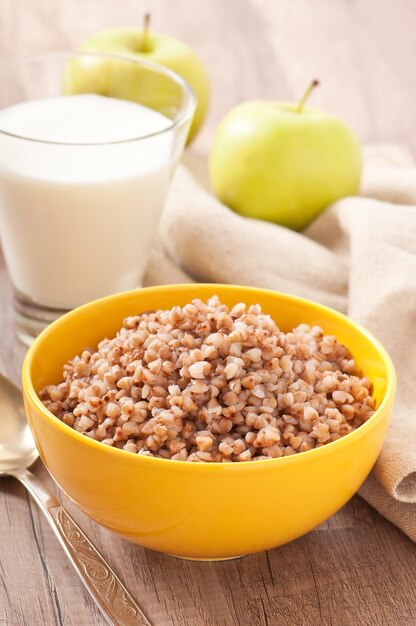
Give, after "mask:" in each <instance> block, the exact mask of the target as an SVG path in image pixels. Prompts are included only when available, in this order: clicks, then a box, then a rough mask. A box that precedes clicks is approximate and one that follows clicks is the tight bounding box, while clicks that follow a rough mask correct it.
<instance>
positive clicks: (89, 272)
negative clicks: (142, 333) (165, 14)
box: [0, 53, 195, 343]
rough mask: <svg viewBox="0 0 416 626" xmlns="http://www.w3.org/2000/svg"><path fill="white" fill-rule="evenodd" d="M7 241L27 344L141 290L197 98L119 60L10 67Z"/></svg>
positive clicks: (56, 57) (156, 70)
mask: <svg viewBox="0 0 416 626" xmlns="http://www.w3.org/2000/svg"><path fill="white" fill-rule="evenodd" d="M0 84H1V89H0V241H1V245H2V249H3V254H4V257H5V261H6V265H7V268H8V270H9V274H10V277H11V281H12V284H13V288H14V293H15V313H16V327H17V333H18V336H19V337H20V338H21V339H22V340H23V341H24V342H25V343H30V341H31V340H32V339H33V337H35V336H36V335H37V334H38V333H39V332H40V331H41V330H42V329H43V328H44V327H45V326H46V325H47V324H48V323H50V322H51V321H52V320H54V319H56V318H57V317H58V316H59V315H61V314H63V313H64V312H66V311H68V310H69V309H72V308H73V307H76V306H78V305H80V304H83V303H85V302H87V301H89V300H93V299H95V298H100V297H102V296H105V295H109V294H112V293H116V292H118V291H124V290H128V289H134V288H136V287H138V286H140V285H141V284H142V279H143V274H144V271H145V269H146V263H147V260H148V255H149V250H150V248H151V246H152V242H153V240H154V236H155V233H156V229H157V225H158V221H159V218H160V215H161V212H162V209H163V204H164V200H165V196H166V192H167V189H168V184H169V180H170V178H171V176H172V173H173V169H174V167H175V164H176V162H177V161H178V159H179V157H180V155H181V152H182V150H183V147H184V144H185V141H186V137H187V134H188V131H189V127H190V124H191V121H192V117H193V114H194V110H195V96H194V94H193V92H192V90H191V88H190V87H189V86H188V85H187V83H186V82H184V81H183V80H182V79H181V78H180V77H179V76H177V75H176V74H174V73H173V72H170V71H169V70H167V69H164V68H162V67H159V66H155V65H152V64H148V63H146V62H142V61H136V60H130V59H127V58H123V57H117V56H114V55H102V54H72V53H70V54H65V53H58V54H53V55H47V56H44V57H37V58H33V59H24V60H12V61H8V62H5V63H2V64H1V65H0Z"/></svg>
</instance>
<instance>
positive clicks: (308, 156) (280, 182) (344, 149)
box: [210, 81, 361, 230]
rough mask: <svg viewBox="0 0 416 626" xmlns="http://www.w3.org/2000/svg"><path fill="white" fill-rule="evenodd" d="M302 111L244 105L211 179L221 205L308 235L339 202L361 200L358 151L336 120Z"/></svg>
mask: <svg viewBox="0 0 416 626" xmlns="http://www.w3.org/2000/svg"><path fill="white" fill-rule="evenodd" d="M316 84H317V81H314V82H313V83H312V85H311V87H310V88H309V89H308V91H307V92H306V94H305V96H304V97H303V98H302V100H301V101H300V103H298V104H296V103H280V102H272V101H253V102H245V103H244V104H241V105H239V106H237V107H236V108H235V109H233V110H232V111H231V112H230V113H228V115H226V117H225V118H224V119H223V121H222V122H221V124H220V125H219V127H218V129H217V132H216V134H215V137H214V141H213V145H212V150H211V155H210V175H211V181H212V185H213V188H214V191H215V193H216V195H217V196H218V198H219V199H220V200H221V201H222V202H223V203H224V204H226V205H228V206H229V207H230V208H231V209H233V210H235V211H236V212H238V213H240V214H241V215H244V216H246V217H253V218H257V219H262V220H268V221H271V222H275V223H277V224H281V225H282V226H286V227H288V228H291V229H294V230H301V229H303V228H305V226H307V225H308V224H309V223H310V222H311V221H312V220H313V219H314V218H315V217H316V216H317V215H319V213H320V212H321V211H322V210H323V209H325V208H326V207H327V206H329V205H330V204H332V203H333V202H335V201H336V200H338V199H340V198H343V197H345V196H350V195H355V194H356V193H357V191H358V188H359V184H360V176H361V149H360V144H359V141H358V139H357V137H356V136H355V134H354V133H353V132H352V131H351V129H350V128H349V127H348V126H347V125H346V124H345V123H344V122H343V121H342V120H340V119H338V118H337V117H335V116H333V115H330V114H329V113H326V112H324V111H321V110H319V109H315V108H312V107H310V106H305V105H304V102H305V100H306V97H307V96H308V95H309V93H310V91H311V90H312V88H313V87H314V86H316Z"/></svg>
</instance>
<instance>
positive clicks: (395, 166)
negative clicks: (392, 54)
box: [146, 146, 416, 541]
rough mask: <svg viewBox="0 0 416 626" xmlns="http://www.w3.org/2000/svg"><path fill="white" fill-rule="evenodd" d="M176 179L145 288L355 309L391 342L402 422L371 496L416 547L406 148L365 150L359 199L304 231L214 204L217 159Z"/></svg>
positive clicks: (415, 289)
mask: <svg viewBox="0 0 416 626" xmlns="http://www.w3.org/2000/svg"><path fill="white" fill-rule="evenodd" d="M184 162H185V164H186V166H187V167H184V166H180V167H179V168H178V170H177V172H176V174H175V178H174V180H173V182H172V187H171V190H170V194H169V198H168V202H167V206H166V209H165V212H164V215H163V218H162V221H161V227H160V231H159V239H158V242H157V244H156V245H155V249H154V251H153V253H152V257H151V260H150V263H149V267H148V271H147V276H146V284H166V283H173V282H190V281H198V282H220V283H237V284H245V285H253V286H257V287H264V288H268V289H276V290H278V291H285V292H288V293H291V294H295V295H300V296H304V297H307V298H311V299H313V300H316V301H318V302H321V303H323V304H326V305H328V306H331V307H334V308H336V309H338V310H340V311H342V312H344V313H347V314H348V315H349V316H350V317H351V318H352V319H354V320H356V321H357V322H360V323H361V324H363V325H364V326H365V327H366V328H368V329H369V330H370V331H372V332H373V333H374V334H375V336H376V337H378V339H380V340H381V341H382V343H383V344H384V346H385V347H386V348H387V350H388V351H389V353H390V355H391V357H392V359H393V362H394V364H395V367H396V371H397V378H398V389H397V401H396V405H395V409H394V414H393V419H392V424H391V427H390V430H389V432H388V435H387V438H386V441H385V444H384V446H383V449H382V452H381V454H380V456H379V458H378V461H377V463H376V465H375V468H374V470H373V472H372V473H371V475H370V477H369V478H368V480H367V481H366V482H365V483H364V485H363V486H362V487H361V489H360V492H359V493H360V495H361V496H362V497H363V498H365V500H367V502H369V504H371V505H372V506H373V507H375V508H376V509H377V510H378V511H379V512H380V513H381V514H382V515H384V516H385V517H387V518H388V519H389V520H391V521H392V522H393V523H394V524H396V525H397V526H398V527H399V528H401V529H402V530H403V531H404V532H405V533H406V534H407V535H408V536H409V537H411V538H412V539H413V540H414V541H416V206H415V205H416V169H414V168H413V163H412V161H411V159H410V157H409V155H407V154H406V153H405V152H404V151H402V150H401V149H400V148H398V147H395V146H380V147H369V148H366V150H365V156H364V173H363V181H362V191H361V195H360V197H353V198H346V199H344V200H341V201H339V202H337V203H336V204H334V205H333V206H331V207H329V208H328V209H327V210H326V211H325V212H324V213H323V214H322V215H321V216H320V217H319V218H318V219H317V220H316V221H315V222H314V223H313V224H312V225H311V226H310V227H309V228H307V230H306V231H305V232H304V233H302V234H299V233H295V232H292V231H290V230H287V229H285V228H282V227H280V226H276V225H274V224H270V223H266V222H262V221H258V220H251V219H246V218H242V217H240V216H238V215H237V214H235V213H233V212H232V211H230V210H229V209H228V208H226V207H225V206H224V205H222V204H221V203H220V202H219V201H218V200H216V199H215V198H214V196H213V195H212V193H211V192H210V190H209V185H208V183H207V174H206V171H207V166H206V160H205V159H204V158H203V157H199V156H198V155H196V154H195V155H192V154H187V155H186V156H185V158H184Z"/></svg>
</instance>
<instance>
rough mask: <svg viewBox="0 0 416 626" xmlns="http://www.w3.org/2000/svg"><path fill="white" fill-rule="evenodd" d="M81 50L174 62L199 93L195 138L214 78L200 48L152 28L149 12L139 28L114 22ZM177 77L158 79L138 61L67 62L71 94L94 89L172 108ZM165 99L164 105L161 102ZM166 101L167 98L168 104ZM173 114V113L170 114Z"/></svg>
mask: <svg viewBox="0 0 416 626" xmlns="http://www.w3.org/2000/svg"><path fill="white" fill-rule="evenodd" d="M79 51H81V52H101V53H107V54H108V53H112V54H117V55H123V56H128V57H131V58H132V59H141V60H146V61H149V62H151V63H156V64H158V65H162V66H164V67H166V68H169V69H170V70H172V71H173V72H175V73H176V74H178V75H179V76H181V77H182V78H184V79H185V80H186V81H187V82H188V83H189V84H190V86H191V87H192V89H193V90H194V92H195V95H196V97H197V107H196V111H195V115H194V119H193V122H192V125H191V128H190V131H189V135H188V139H187V143H188V144H189V143H190V142H191V141H192V140H193V139H194V137H195V135H196V134H197V132H198V130H199V129H200V127H201V126H202V123H203V121H204V118H205V115H206V112H207V107H208V101H209V82H208V77H207V73H206V71H205V67H204V65H203V63H202V61H201V60H200V59H199V58H198V57H197V55H196V54H195V52H194V51H193V50H192V49H191V48H190V47H189V46H187V45H185V44H184V43H182V42H181V41H177V40H176V39H172V38H170V37H166V36H165V35H160V34H158V33H155V32H153V31H151V30H150V29H149V16H148V15H146V16H145V21H144V27H143V29H142V30H140V29H135V28H114V29H110V30H105V31H102V32H100V33H97V34H96V35H93V36H92V37H91V38H90V39H88V40H87V41H85V42H84V43H83V44H82V45H81V46H80V48H79ZM172 89H175V87H174V86H172V82H171V81H167V80H166V79H165V80H164V79H163V77H160V79H159V80H158V82H157V83H156V82H155V75H154V73H150V72H147V73H146V71H145V70H139V69H138V68H137V67H134V66H132V65H128V64H122V63H118V64H117V61H115V60H113V61H108V60H107V61H105V62H102V61H99V60H97V61H95V62H94V59H91V60H88V61H86V59H85V58H84V59H82V57H81V58H78V59H76V58H74V59H72V60H71V62H70V63H69V64H68V66H67V67H66V71H65V76H64V92H65V93H66V94H76V93H85V92H86V91H93V93H98V94H101V95H107V96H112V97H119V98H125V99H128V100H133V101H137V102H139V103H140V104H144V105H147V106H151V107H153V108H156V109H157V110H159V111H161V112H162V113H165V114H166V113H169V110H168V109H169V106H170V105H169V99H168V98H167V96H168V95H171V100H172V105H173V104H174V101H175V97H176V98H177V94H174V93H171V94H169V93H168V92H169V91H172ZM158 101H160V106H159V104H158ZM162 103H163V104H162ZM168 116H169V115H168Z"/></svg>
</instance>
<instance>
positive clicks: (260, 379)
mask: <svg viewBox="0 0 416 626" xmlns="http://www.w3.org/2000/svg"><path fill="white" fill-rule="evenodd" d="M40 398H41V399H42V401H43V403H44V404H45V406H46V407H47V408H48V409H49V410H50V411H51V412H52V413H54V415H56V416H57V417H58V418H59V419H61V420H62V421H63V422H64V423H65V424H67V425H68V426H70V427H71V428H74V429H75V430H77V431H78V432H80V433H82V434H84V435H85V436H87V437H90V438H91V439H95V440H97V441H100V442H102V443H103V444H106V445H108V446H114V447H116V448H121V449H123V450H126V451H128V452H132V453H137V454H142V455H147V456H155V457H161V458H164V459H172V460H179V461H194V462H195V461H196V462H205V463H207V462H223V463H224V462H232V461H251V460H253V461H257V460H261V459H270V458H276V457H281V456H287V455H290V454H297V453H299V452H305V451H306V450H310V449H311V448H318V447H320V446H323V445H326V444H327V443H330V442H331V441H335V440H336V439H339V438H340V437H343V436H345V435H347V434H348V433H350V432H351V431H353V430H355V429H356V428H358V427H359V426H361V424H363V423H364V422H365V421H366V420H368V418H369V417H370V416H371V415H372V414H373V413H374V408H375V403H374V399H373V397H372V396H371V384H370V381H369V380H368V379H367V378H360V377H359V376H358V375H357V369H356V365H355V362H354V360H353V359H352V358H351V355H350V354H349V352H348V349H347V348H346V347H345V346H343V345H342V344H340V343H339V342H338V341H337V339H336V337H333V336H330V335H324V333H323V331H322V329H321V328H319V327H318V326H313V327H310V326H308V325H306V324H301V325H299V326H297V327H296V328H294V329H293V330H292V331H290V332H288V333H284V332H282V331H280V330H279V328H278V326H277V325H276V324H275V322H274V321H273V320H272V319H271V317H270V316H269V315H265V314H264V313H262V311H261V308H260V306H259V305H252V306H249V307H246V305H245V304H243V303H240V304H237V305H235V306H234V307H233V308H232V309H231V310H230V309H229V308H228V307H227V306H226V305H224V304H222V303H221V302H220V300H219V298H218V297H217V296H214V297H212V298H211V299H210V300H208V302H202V301H201V300H193V301H192V303H190V304H186V305H185V306H184V307H182V308H181V307H179V306H176V307H174V308H173V309H171V310H158V311H155V312H151V313H142V314H140V315H136V316H133V317H128V318H126V319H125V320H124V322H123V326H122V328H121V329H120V331H119V332H118V333H117V335H116V336H115V337H114V338H113V339H104V340H103V341H101V343H100V344H99V345H98V348H97V349H87V350H84V351H83V352H82V354H81V355H79V356H76V357H75V358H74V359H73V360H72V361H70V362H69V363H68V364H66V365H65V366H64V371H63V382H61V383H60V384H58V385H49V386H47V387H45V388H44V389H43V390H42V391H41V392H40Z"/></svg>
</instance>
